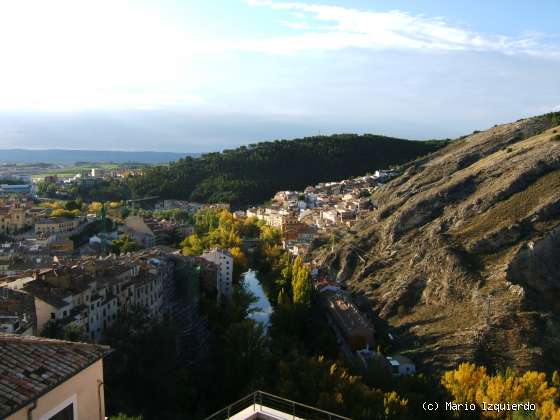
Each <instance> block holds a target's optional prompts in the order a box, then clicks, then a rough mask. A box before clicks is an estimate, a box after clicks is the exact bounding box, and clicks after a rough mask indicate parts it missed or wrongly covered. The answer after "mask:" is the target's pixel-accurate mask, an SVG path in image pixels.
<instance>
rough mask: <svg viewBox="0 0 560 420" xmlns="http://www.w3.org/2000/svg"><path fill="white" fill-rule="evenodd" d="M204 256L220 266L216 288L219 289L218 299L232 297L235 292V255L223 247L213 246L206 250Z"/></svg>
mask: <svg viewBox="0 0 560 420" xmlns="http://www.w3.org/2000/svg"><path fill="white" fill-rule="evenodd" d="M202 258H204V259H205V260H207V261H210V262H213V263H214V264H216V266H217V267H218V277H217V279H216V281H217V284H216V288H217V289H218V300H220V299H221V297H222V296H223V297H225V298H226V299H229V298H231V295H232V293H233V287H232V282H233V256H232V255H231V254H230V253H229V252H228V251H225V250H223V249H219V248H213V249H209V250H206V251H204V253H203V254H202Z"/></svg>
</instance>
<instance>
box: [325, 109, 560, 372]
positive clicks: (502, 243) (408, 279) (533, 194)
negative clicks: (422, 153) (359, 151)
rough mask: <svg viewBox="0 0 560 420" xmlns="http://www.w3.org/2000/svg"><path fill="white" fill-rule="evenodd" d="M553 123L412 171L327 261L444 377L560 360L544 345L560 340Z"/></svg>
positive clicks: (513, 128)
mask: <svg viewBox="0 0 560 420" xmlns="http://www.w3.org/2000/svg"><path fill="white" fill-rule="evenodd" d="M553 121H555V118H552V117H551V115H550V114H549V115H545V116H540V117H534V118H529V119H524V120H520V121H517V122H515V123H512V124H505V125H501V126H495V127H493V128H491V129H489V130H487V131H483V132H479V133H476V134H473V135H470V136H467V137H464V138H461V139H458V140H455V141H453V142H451V143H450V144H449V145H448V146H447V147H445V148H443V149H441V150H439V151H437V152H436V153H434V154H432V155H430V156H428V157H423V158H421V159H419V160H417V161H415V162H412V163H410V164H408V165H406V166H405V167H403V168H402V174H401V175H400V176H399V177H398V178H396V179H394V180H393V181H391V182H389V183H387V184H386V185H384V186H383V187H382V188H380V189H379V190H378V191H377V192H376V193H375V195H374V200H375V202H376V203H377V204H378V209H377V210H376V211H375V212H374V213H372V215H371V216H370V217H369V218H368V219H367V220H364V221H363V222H361V225H359V226H358V227H357V228H356V229H355V231H356V232H358V233H355V234H349V235H348V236H347V237H345V238H343V239H342V240H341V241H340V243H339V245H338V246H337V247H336V248H335V249H334V252H332V251H331V250H330V249H328V250H326V249H324V250H323V251H322V253H321V252H319V254H318V256H317V257H318V258H320V259H322V261H324V263H325V264H327V265H331V267H332V268H333V272H336V273H338V274H339V276H340V277H339V279H341V280H343V281H345V282H346V283H347V285H348V287H349V288H350V289H352V290H354V291H355V292H357V293H360V294H362V295H364V296H367V298H368V299H369V302H371V305H372V307H373V309H374V310H376V311H377V313H378V314H379V315H380V316H381V317H382V318H384V319H385V320H387V321H388V322H389V323H390V324H391V325H392V326H394V327H395V328H400V329H402V330H403V331H404V332H403V334H408V335H409V336H412V337H414V340H413V341H414V342H416V343H420V348H422V351H418V353H417V358H418V359H420V360H421V361H424V362H425V363H426V364H427V365H429V366H432V367H434V368H435V369H440V368H444V367H448V366H452V365H454V364H456V363H457V362H458V361H461V360H472V361H478V362H482V363H486V364H488V365H491V366H493V367H501V366H505V365H513V366H514V367H519V368H523V369H525V368H530V367H539V368H542V367H551V366H554V365H555V364H556V365H557V364H559V363H560V345H559V342H560V340H556V341H555V340H553V339H546V340H545V339H543V337H544V336H546V335H547V334H548V332H550V331H560V304H558V303H556V301H560V299H558V298H559V297H560V277H559V276H560V142H559V141H557V140H555V138H556V137H555V136H557V135H558V132H560V127H554V126H553ZM557 341H558V342H557Z"/></svg>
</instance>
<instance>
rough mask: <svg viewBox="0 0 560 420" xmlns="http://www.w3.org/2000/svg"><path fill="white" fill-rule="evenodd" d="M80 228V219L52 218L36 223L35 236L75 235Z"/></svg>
mask: <svg viewBox="0 0 560 420" xmlns="http://www.w3.org/2000/svg"><path fill="white" fill-rule="evenodd" d="M79 226H80V219H79V218H76V219H70V218H68V217H51V218H48V219H41V220H38V221H37V222H36V223H35V234H36V235H44V236H50V235H53V234H69V233H73V232H74V231H76V230H77V229H78V227H79Z"/></svg>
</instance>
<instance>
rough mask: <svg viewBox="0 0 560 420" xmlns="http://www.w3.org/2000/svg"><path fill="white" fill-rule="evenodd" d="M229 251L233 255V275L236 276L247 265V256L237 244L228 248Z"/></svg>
mask: <svg viewBox="0 0 560 420" xmlns="http://www.w3.org/2000/svg"><path fill="white" fill-rule="evenodd" d="M229 252H230V254H231V256H232V257H233V275H234V277H236V278H238V277H239V276H240V275H241V273H243V272H245V271H246V270H247V268H248V267H249V263H248V261H247V256H246V255H245V253H244V252H243V251H242V250H241V248H239V247H238V246H236V247H233V248H230V249H229Z"/></svg>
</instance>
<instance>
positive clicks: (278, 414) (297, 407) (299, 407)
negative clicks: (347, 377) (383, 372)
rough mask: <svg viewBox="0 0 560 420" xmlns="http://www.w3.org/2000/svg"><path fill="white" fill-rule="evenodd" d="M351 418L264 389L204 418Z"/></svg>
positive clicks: (236, 419) (286, 419) (243, 419)
mask: <svg viewBox="0 0 560 420" xmlns="http://www.w3.org/2000/svg"><path fill="white" fill-rule="evenodd" d="M257 419H265V420H351V419H349V418H348V417H344V416H339V415H338V414H334V413H329V412H328V411H324V410H320V409H318V408H314V407H310V406H308V405H305V404H300V403H298V402H295V401H291V400H287V399H285V398H281V397H277V396H276V395H272V394H269V393H267V392H264V391H255V392H254V393H252V394H250V395H247V396H246V397H244V398H241V399H240V400H239V401H236V402H234V403H233V404H230V405H228V406H227V407H225V408H223V409H221V410H220V411H218V412H217V413H214V414H212V415H211V416H209V417H207V418H206V419H205V420H257Z"/></svg>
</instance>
